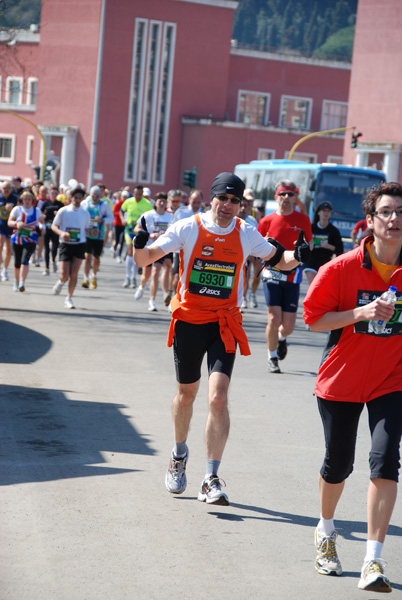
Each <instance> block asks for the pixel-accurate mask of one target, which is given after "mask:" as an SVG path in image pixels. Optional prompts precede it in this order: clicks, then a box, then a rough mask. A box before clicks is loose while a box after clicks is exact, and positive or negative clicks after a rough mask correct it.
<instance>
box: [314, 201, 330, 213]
mask: <svg viewBox="0 0 402 600" xmlns="http://www.w3.org/2000/svg"><path fill="white" fill-rule="evenodd" d="M324 208H329V210H332V204H331V202H321V204H319V205H318V206H317V212H318V211H319V210H324Z"/></svg>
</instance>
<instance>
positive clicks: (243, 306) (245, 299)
mask: <svg viewBox="0 0 402 600" xmlns="http://www.w3.org/2000/svg"><path fill="white" fill-rule="evenodd" d="M240 308H241V309H243V310H244V309H245V308H247V298H243V302H242V303H241V305H240Z"/></svg>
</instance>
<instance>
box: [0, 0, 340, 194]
mask: <svg viewBox="0 0 402 600" xmlns="http://www.w3.org/2000/svg"><path fill="white" fill-rule="evenodd" d="M237 4H238V3H237V2H235V1H232V0H136V2H135V3H134V2H132V1H131V0H113V2H112V1H111V0H86V1H85V2H81V1H80V0H70V1H69V2H68V3H66V2H65V1H64V0H47V2H44V3H43V6H42V15H41V28H40V33H37V32H32V31H31V32H25V36H26V39H22V38H21V35H22V34H20V37H18V36H17V37H16V38H15V39H14V42H13V40H9V41H4V42H3V41H2V40H1V39H0V65H1V71H2V72H1V73H0V76H1V94H2V95H1V98H0V178H4V177H11V176H14V175H17V174H18V175H20V176H21V177H22V178H26V179H27V178H32V177H33V175H34V173H33V171H32V166H35V165H40V164H42V163H43V162H44V161H45V160H46V159H50V160H52V161H53V163H55V164H56V165H57V171H56V173H55V174H54V175H55V177H56V181H58V182H60V183H67V182H68V181H69V180H70V179H72V178H75V179H77V180H78V181H80V182H82V183H84V184H85V185H89V184H91V183H96V182H99V181H101V180H102V181H104V182H105V183H106V185H107V186H108V187H109V188H111V189H114V190H115V189H119V188H121V187H122V186H123V185H133V184H135V183H142V184H143V185H144V186H147V187H150V188H151V190H152V192H153V193H155V192H157V191H160V190H168V189H171V188H177V187H183V186H182V180H183V172H184V170H185V169H193V168H194V167H195V168H196V169H197V187H201V188H202V189H204V191H205V190H206V191H207V190H208V189H209V187H210V184H211V181H212V179H213V178H214V176H215V175H216V173H218V172H219V171H223V170H229V171H233V169H234V167H235V165H236V164H238V163H243V162H249V161H251V160H254V159H257V158H286V157H287V155H288V153H289V151H290V150H291V148H292V146H293V145H294V143H296V142H297V141H298V140H299V139H300V138H302V137H303V136H305V135H306V134H308V133H311V132H312V131H319V130H324V129H334V128H338V127H343V126H345V125H346V118H347V98H348V90H349V79H350V65H349V64H346V63H338V62H328V61H322V60H317V59H306V58H302V57H298V56H288V55H285V54H272V53H264V52H254V51H250V50H244V49H241V48H239V47H238V45H237V44H236V43H235V42H234V41H233V40H231V35H232V25H233V15H234V11H235V9H236V7H237ZM10 41H11V42H13V43H11V44H10ZM12 58H13V60H14V62H12V60H11V59H12ZM6 59H7V60H6ZM10 86H11V87H10ZM10 90H12V94H11V92H10ZM18 90H21V91H22V94H20V95H18V94H17V91H18ZM10 94H11V95H10ZM5 110H12V111H13V112H14V113H16V114H17V115H19V117H20V118H19V117H18V116H17V117H16V116H15V115H13V114H10V112H4V111H5ZM21 117H25V118H26V119H28V120H29V121H30V122H31V123H28V122H27V121H26V120H24V119H23V118H21ZM36 128H37V129H36ZM343 139H344V138H343V135H342V134H331V135H330V134H327V135H323V136H320V137H315V138H312V139H310V140H308V141H306V142H304V143H303V144H302V145H301V146H300V147H299V148H298V150H297V155H295V156H294V157H295V158H304V159H305V160H308V161H310V162H315V161H318V162H327V161H330V162H341V161H342V153H343V146H344V142H343ZM45 150H46V155H45Z"/></svg>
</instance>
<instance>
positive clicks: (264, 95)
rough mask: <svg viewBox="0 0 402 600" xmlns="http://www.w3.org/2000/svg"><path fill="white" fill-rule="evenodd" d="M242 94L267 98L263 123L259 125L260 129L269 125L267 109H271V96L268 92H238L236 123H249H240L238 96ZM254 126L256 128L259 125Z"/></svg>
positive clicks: (238, 98) (238, 97)
mask: <svg viewBox="0 0 402 600" xmlns="http://www.w3.org/2000/svg"><path fill="white" fill-rule="evenodd" d="M242 94H247V95H248V96H263V97H264V98H267V100H268V102H267V106H266V109H265V115H264V123H263V124H262V125H260V127H266V126H267V125H268V123H269V109H270V107H271V94H270V93H269V92H255V91H251V90H238V91H237V107H236V123H245V124H246V125H247V124H249V123H246V121H240V96H241V95H242ZM254 126H257V127H258V126H259V125H258V124H255V125H254Z"/></svg>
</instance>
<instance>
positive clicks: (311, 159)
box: [285, 152, 317, 164]
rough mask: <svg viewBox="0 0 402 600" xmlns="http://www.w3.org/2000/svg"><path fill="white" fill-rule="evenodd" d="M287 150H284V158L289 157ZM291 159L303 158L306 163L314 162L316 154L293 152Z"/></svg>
mask: <svg viewBox="0 0 402 600" xmlns="http://www.w3.org/2000/svg"><path fill="white" fill-rule="evenodd" d="M289 154H290V153H289V152H285V158H289ZM292 160H303V161H304V162H306V163H311V164H314V163H316V162H317V155H316V154H308V153H307V152H294V153H293V156H292Z"/></svg>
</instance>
